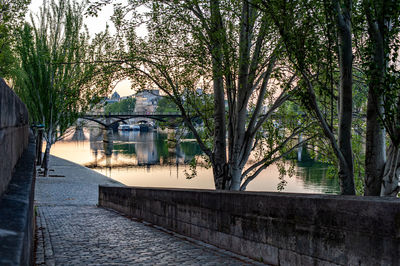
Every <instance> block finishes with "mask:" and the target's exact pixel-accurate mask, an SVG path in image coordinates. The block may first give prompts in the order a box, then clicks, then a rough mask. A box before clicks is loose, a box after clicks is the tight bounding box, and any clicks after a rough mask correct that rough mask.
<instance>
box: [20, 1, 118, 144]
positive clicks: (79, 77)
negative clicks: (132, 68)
mask: <svg viewBox="0 0 400 266" xmlns="http://www.w3.org/2000/svg"><path fill="white" fill-rule="evenodd" d="M83 10H84V6H83V5H79V4H77V3H76V2H74V1H72V2H69V1H68V2H64V1H60V2H55V1H54V0H53V1H50V2H47V1H44V4H43V6H42V8H41V11H40V15H39V17H38V20H39V21H38V22H37V23H35V22H34V19H33V18H31V24H28V23H26V24H25V25H24V27H23V29H21V30H20V31H19V32H18V36H17V37H18V45H17V47H16V51H17V54H18V58H19V62H20V63H19V65H18V67H17V68H16V69H15V71H14V72H13V80H14V82H15V90H16V92H17V93H18V95H19V96H20V97H21V99H22V100H23V101H24V102H25V103H26V105H27V107H28V110H29V114H30V120H31V122H32V123H41V124H44V125H45V138H46V140H47V142H48V143H50V145H51V144H52V143H54V142H55V141H56V140H57V139H59V138H61V137H62V136H63V134H64V132H65V131H66V130H67V129H68V128H69V127H70V126H71V125H72V124H73V123H75V121H76V120H77V118H78V117H79V114H80V113H81V112H85V111H86V110H88V109H89V108H90V107H91V106H92V105H93V104H95V103H97V102H98V101H99V100H100V98H101V97H102V96H103V95H104V94H105V93H106V91H107V89H108V87H109V84H110V82H111V78H110V77H111V75H110V73H112V72H111V71H113V69H112V67H109V66H106V65H97V64H93V63H89V62H91V61H95V60H96V59H97V58H99V57H100V56H101V53H99V52H95V51H96V50H97V51H98V50H101V45H102V42H101V40H100V38H99V36H97V37H96V38H95V39H94V40H93V41H92V42H91V43H90V40H89V34H88V32H87V31H85V28H84V25H83V23H82V14H83ZM103 50H104V49H103Z"/></svg>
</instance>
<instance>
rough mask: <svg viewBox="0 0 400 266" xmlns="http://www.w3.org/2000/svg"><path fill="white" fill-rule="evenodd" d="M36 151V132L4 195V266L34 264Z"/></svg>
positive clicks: (0, 250)
mask: <svg viewBox="0 0 400 266" xmlns="http://www.w3.org/2000/svg"><path fill="white" fill-rule="evenodd" d="M35 151H36V146H35V138H34V136H33V134H32V135H31V137H30V140H29V145H28V147H27V149H25V151H24V152H23V154H22V156H21V158H20V159H19V161H18V163H17V164H16V166H15V169H14V172H13V175H12V178H11V181H10V183H9V185H8V187H7V189H6V191H5V193H4V194H3V195H2V196H1V197H0V265H32V264H33V260H32V253H33V252H32V251H33V240H34V212H33V202H34V200H33V198H34V191H35V190H34V184H35V172H36V171H35V155H36V154H35Z"/></svg>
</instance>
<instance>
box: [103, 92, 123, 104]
mask: <svg viewBox="0 0 400 266" xmlns="http://www.w3.org/2000/svg"><path fill="white" fill-rule="evenodd" d="M120 100H121V96H120V95H119V94H118V92H116V91H115V92H114V93H113V94H112V95H111V98H107V99H106V104H112V103H117V102H119V101H120Z"/></svg>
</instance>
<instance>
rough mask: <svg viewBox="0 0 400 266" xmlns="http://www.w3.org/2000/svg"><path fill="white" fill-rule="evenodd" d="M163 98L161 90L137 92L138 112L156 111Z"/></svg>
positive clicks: (136, 109) (136, 106)
mask: <svg viewBox="0 0 400 266" xmlns="http://www.w3.org/2000/svg"><path fill="white" fill-rule="evenodd" d="M160 99H161V96H160V91H159V90H144V91H141V92H138V93H137V94H136V105H135V112H136V113H154V112H155V111H156V108H157V103H158V101H159V100H160Z"/></svg>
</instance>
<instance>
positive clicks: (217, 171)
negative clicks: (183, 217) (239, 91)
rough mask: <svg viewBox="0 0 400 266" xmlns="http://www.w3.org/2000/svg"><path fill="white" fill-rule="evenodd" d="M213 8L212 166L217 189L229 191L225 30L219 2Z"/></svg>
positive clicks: (211, 4)
mask: <svg viewBox="0 0 400 266" xmlns="http://www.w3.org/2000/svg"><path fill="white" fill-rule="evenodd" d="M210 6H211V33H210V39H211V43H212V48H211V49H212V50H211V55H212V73H213V90H214V125H215V127H214V145H213V154H212V160H211V161H212V165H213V174H214V183H215V188H216V189H227V187H226V183H227V182H228V180H227V179H228V173H227V172H228V171H227V168H228V167H227V162H226V119H225V100H224V80H223V74H224V71H223V66H224V65H223V47H222V45H223V44H222V40H223V36H222V32H223V30H224V28H223V23H222V18H221V13H220V9H219V1H216V0H210Z"/></svg>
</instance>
